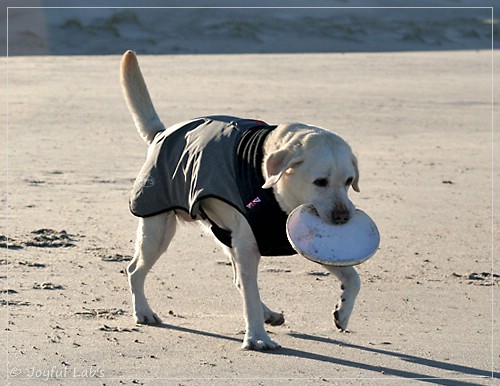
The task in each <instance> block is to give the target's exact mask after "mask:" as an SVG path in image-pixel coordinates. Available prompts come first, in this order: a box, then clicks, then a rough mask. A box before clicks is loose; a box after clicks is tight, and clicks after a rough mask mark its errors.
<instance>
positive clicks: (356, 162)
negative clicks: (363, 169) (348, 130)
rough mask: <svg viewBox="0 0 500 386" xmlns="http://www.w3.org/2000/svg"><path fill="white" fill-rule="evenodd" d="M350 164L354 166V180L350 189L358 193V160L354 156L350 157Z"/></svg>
mask: <svg viewBox="0 0 500 386" xmlns="http://www.w3.org/2000/svg"><path fill="white" fill-rule="evenodd" d="M352 164H353V166H354V180H353V181H352V188H353V189H354V191H356V192H358V193H359V192H360V189H359V168H358V159H357V158H356V156H354V155H353V156H352Z"/></svg>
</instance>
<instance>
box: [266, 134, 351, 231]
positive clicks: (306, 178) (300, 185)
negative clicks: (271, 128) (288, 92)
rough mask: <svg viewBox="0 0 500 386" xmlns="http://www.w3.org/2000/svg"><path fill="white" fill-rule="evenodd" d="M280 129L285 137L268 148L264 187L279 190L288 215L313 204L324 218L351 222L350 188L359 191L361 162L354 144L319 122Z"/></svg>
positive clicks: (335, 221) (336, 222)
mask: <svg viewBox="0 0 500 386" xmlns="http://www.w3.org/2000/svg"><path fill="white" fill-rule="evenodd" d="M276 130H279V132H278V136H281V140H280V141H277V143H276V144H270V146H269V147H268V148H267V150H269V151H268V153H267V154H266V155H265V158H264V167H263V171H264V177H265V183H264V185H263V188H271V187H272V188H273V189H274V193H275V196H276V199H277V201H278V202H279V204H280V206H281V207H282V209H283V210H285V211H286V212H287V213H289V212H290V211H292V210H293V209H294V208H296V207H297V206H299V205H302V204H306V203H311V204H313V205H314V206H315V208H316V210H317V211H318V214H319V216H320V217H321V218H322V219H323V221H326V222H328V223H334V224H343V223H346V222H347V221H349V218H350V216H351V215H352V214H353V212H354V210H355V207H354V204H353V203H352V202H351V201H350V200H349V197H348V191H349V188H350V187H352V188H353V189H354V190H355V191H356V192H359V171H358V162H357V159H356V157H355V156H354V154H353V153H352V150H351V148H350V146H349V145H348V144H347V143H346V142H345V141H344V140H343V139H342V138H340V137H339V136H337V135H335V134H333V133H331V132H329V131H326V130H324V129H320V128H318V127H314V126H306V125H287V126H285V127H278V129H276ZM273 145H274V146H273ZM273 147H274V148H273Z"/></svg>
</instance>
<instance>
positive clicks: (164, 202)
mask: <svg viewBox="0 0 500 386" xmlns="http://www.w3.org/2000/svg"><path fill="white" fill-rule="evenodd" d="M275 127H276V126H269V125H267V124H266V123H264V122H262V121H256V120H251V119H241V118H235V117H228V116H212V117H203V118H198V119H195V120H192V121H188V122H183V123H181V124H178V125H175V126H172V127H170V128H168V129H166V130H164V131H160V132H158V133H157V134H156V136H155V138H154V140H153V143H152V144H151V146H150V148H149V150H148V156H147V159H146V162H145V163H144V165H143V167H142V169H141V171H140V173H139V176H138V177H137V179H136V181H135V183H134V188H133V190H132V194H131V198H130V210H131V212H132V213H133V214H134V215H136V216H139V217H148V216H153V215H155V214H159V213H162V212H166V211H171V210H184V211H186V212H187V213H189V214H190V216H191V217H192V218H196V217H197V215H201V216H202V217H203V218H207V216H206V214H205V212H204V211H203V208H202V207H201V206H200V201H201V200H203V199H205V198H210V197H212V198H217V199H219V200H221V201H224V202H226V203H227V204H229V205H231V206H233V207H234V208H235V209H237V210H238V211H239V212H240V213H241V214H243V215H244V216H245V218H246V220H247V221H248V223H249V224H250V227H251V228H252V231H253V234H254V236H255V238H256V240H257V244H258V246H259V250H260V253H261V255H263V256H276V255H292V254H296V253H297V252H296V251H295V250H294V249H293V248H292V246H291V245H290V243H289V241H288V239H287V236H286V219H287V214H286V213H285V212H283V210H281V208H280V207H279V205H278V203H277V201H276V199H275V197H274V194H273V191H272V189H262V185H263V184H264V177H263V176H262V171H261V167H262V161H263V144H264V140H265V138H266V137H267V135H268V134H269V133H270V132H271V131H272V130H273V129H274V128H275ZM231 149H232V150H231ZM207 219H208V218H207ZM208 220H209V221H210V223H211V224H212V231H213V232H214V234H215V236H216V237H217V238H218V239H219V240H220V241H221V242H223V243H224V244H226V245H227V246H229V247H231V237H230V235H231V233H230V231H228V230H224V229H222V228H220V227H218V226H217V224H215V223H214V222H213V221H211V220H210V219H208Z"/></svg>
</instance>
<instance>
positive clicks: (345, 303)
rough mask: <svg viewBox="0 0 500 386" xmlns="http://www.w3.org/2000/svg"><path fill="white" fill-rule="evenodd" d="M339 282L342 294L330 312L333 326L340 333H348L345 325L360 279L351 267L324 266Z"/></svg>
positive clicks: (347, 321) (352, 306)
mask: <svg viewBox="0 0 500 386" xmlns="http://www.w3.org/2000/svg"><path fill="white" fill-rule="evenodd" d="M324 267H325V268H326V269H327V270H328V271H330V272H331V273H333V274H334V275H335V276H336V277H337V279H339V280H340V288H341V289H342V294H341V296H340V300H339V302H338V303H337V305H336V306H335V309H334V310H333V311H332V314H333V320H334V322H335V326H336V327H337V328H338V329H339V330H340V331H342V332H348V330H347V324H348V323H349V318H350V317H351V313H352V310H353V308H354V303H355V301H356V296H357V295H358V292H359V290H360V288H361V279H360V278H359V274H358V272H357V271H356V269H354V268H353V267H332V266H328V265H325V266H324Z"/></svg>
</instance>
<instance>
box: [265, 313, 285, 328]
mask: <svg viewBox="0 0 500 386" xmlns="http://www.w3.org/2000/svg"><path fill="white" fill-rule="evenodd" d="M264 317H265V322H266V323H267V324H270V325H271V326H281V325H282V324H283V323H285V316H284V315H283V314H280V313H277V312H274V311H270V312H269V314H265V315H264Z"/></svg>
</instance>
